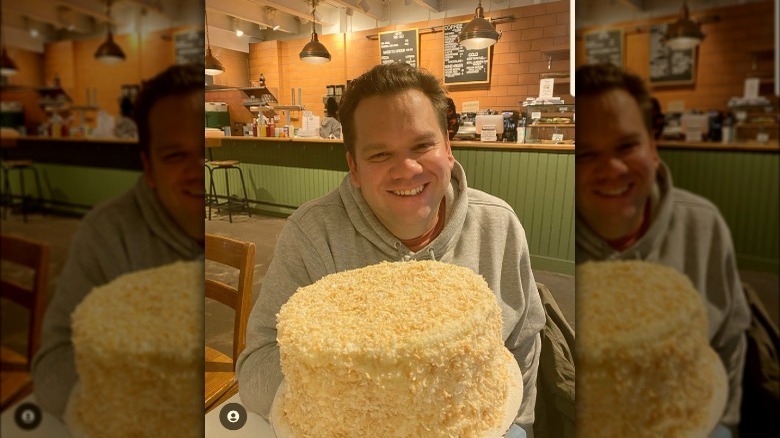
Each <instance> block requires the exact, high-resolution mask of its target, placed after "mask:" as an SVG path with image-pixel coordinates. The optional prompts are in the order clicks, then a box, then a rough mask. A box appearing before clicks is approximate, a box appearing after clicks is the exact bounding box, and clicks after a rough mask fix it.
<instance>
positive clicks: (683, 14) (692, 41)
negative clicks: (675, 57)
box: [664, 3, 704, 50]
mask: <svg viewBox="0 0 780 438" xmlns="http://www.w3.org/2000/svg"><path fill="white" fill-rule="evenodd" d="M703 39H704V34H703V33H702V31H701V29H700V28H699V25H698V24H696V23H694V22H693V20H691V19H690V18H689V16H688V6H687V5H686V4H685V3H683V6H682V8H680V17H679V18H678V19H677V21H675V22H674V23H672V24H670V25H669V27H667V29H666V34H664V40H665V42H666V45H667V46H669V47H671V48H672V49H674V50H686V49H692V48H694V47H696V46H697V45H698V44H699V43H700V42H701V41H702V40H703Z"/></svg>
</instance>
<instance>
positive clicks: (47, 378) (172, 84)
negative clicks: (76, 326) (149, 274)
mask: <svg viewBox="0 0 780 438" xmlns="http://www.w3.org/2000/svg"><path fill="white" fill-rule="evenodd" d="M203 81H204V79H203V67H202V66H200V67H198V66H196V65H191V66H183V65H178V66H174V67H170V68H168V69H167V70H166V71H164V72H162V73H161V74H159V75H158V76H156V77H154V78H152V79H151V80H149V81H147V82H144V84H143V88H142V90H141V93H140V94H139V96H138V99H137V102H136V123H137V124H138V130H139V143H140V147H141V151H140V153H141V161H142V162H143V167H144V174H143V176H142V177H140V178H139V179H138V181H137V182H136V184H135V185H134V186H133V187H132V188H131V189H130V190H129V191H127V192H126V193H124V194H122V195H120V196H119V197H117V198H115V199H112V200H109V201H106V202H105V203H103V204H101V205H98V206H97V207H95V208H94V209H93V210H92V211H91V212H89V214H87V215H86V216H85V217H84V220H83V221H82V223H81V225H80V227H79V229H78V231H77V232H76V235H75V237H74V238H73V241H72V243H71V246H70V250H69V253H68V258H67V260H66V262H65V266H64V267H63V269H62V273H61V275H60V278H59V281H58V284H57V290H56V292H55V294H54V296H53V297H52V299H51V302H50V303H49V306H48V309H47V311H46V316H45V317H44V321H43V332H42V335H41V348H40V350H39V351H38V353H37V355H36V357H35V359H34V361H33V367H32V368H33V379H34V381H35V395H36V399H37V400H38V402H39V403H40V404H41V406H42V407H43V408H44V409H46V410H47V411H49V412H51V413H53V414H55V415H57V416H62V415H63V414H64V411H65V408H66V405H67V402H68V399H69V397H70V394H71V391H72V389H73V388H74V386H75V385H76V383H77V382H78V375H77V374H76V364H75V359H74V355H73V344H72V341H71V337H72V332H71V319H70V315H71V313H72V312H73V310H74V309H75V308H76V306H78V305H79V304H80V303H81V302H82V301H83V300H84V298H85V297H86V296H87V294H88V293H89V292H90V291H91V290H92V289H93V288H95V287H97V286H101V285H104V284H106V283H109V282H110V281H112V280H114V279H115V278H117V277H119V276H120V275H123V274H126V273H129V272H134V271H140V270H143V269H148V268H153V267H157V266H162V265H166V264H169V263H173V262H175V261H179V260H194V259H197V258H199V257H201V256H202V254H203V228H204V222H203V208H204V207H203V206H204V203H203V201H204V198H203V195H204V193H203V192H204V180H203V179H204V174H203V153H204V147H203Z"/></svg>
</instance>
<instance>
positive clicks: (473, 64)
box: [444, 21, 490, 84]
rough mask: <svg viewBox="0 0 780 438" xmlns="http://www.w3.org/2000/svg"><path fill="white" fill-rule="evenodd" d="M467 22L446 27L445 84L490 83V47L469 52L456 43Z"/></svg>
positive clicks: (446, 25)
mask: <svg viewBox="0 0 780 438" xmlns="http://www.w3.org/2000/svg"><path fill="white" fill-rule="evenodd" d="M466 23H467V22H465V21H464V22H463V23H453V24H445V25H444V83H445V84H485V83H488V82H490V47H488V48H486V49H479V50H467V49H466V48H465V47H463V46H461V45H460V44H458V43H457V42H455V41H456V39H457V37H458V34H459V33H460V30H461V28H462V27H463V26H464V25H465V24H466Z"/></svg>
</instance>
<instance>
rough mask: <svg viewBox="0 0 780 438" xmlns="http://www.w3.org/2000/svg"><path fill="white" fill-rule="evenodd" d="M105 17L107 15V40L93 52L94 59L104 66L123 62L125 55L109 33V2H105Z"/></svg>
mask: <svg viewBox="0 0 780 438" xmlns="http://www.w3.org/2000/svg"><path fill="white" fill-rule="evenodd" d="M106 15H108V20H109V21H108V23H107V26H108V38H106V41H105V42H104V43H103V44H101V45H100V47H98V49H97V50H96V51H95V59H97V60H98V61H100V62H103V63H105V64H117V63H119V62H122V61H124V60H125V53H124V52H123V51H122V48H121V47H119V45H118V44H117V43H115V42H114V35H113V34H112V33H111V0H108V1H106Z"/></svg>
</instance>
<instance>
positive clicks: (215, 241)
mask: <svg viewBox="0 0 780 438" xmlns="http://www.w3.org/2000/svg"><path fill="white" fill-rule="evenodd" d="M206 260H211V261H214V262H217V263H221V264H223V265H227V266H231V267H233V268H236V269H238V286H237V287H233V286H230V285H228V284H225V283H223V282H221V281H219V280H215V279H212V278H208V277H206V281H205V287H206V298H210V299H212V300H216V301H219V302H220V303H222V304H225V305H226V306H229V307H231V308H233V310H235V323H234V327H233V370H235V367H236V360H237V359H238V355H239V354H240V353H241V352H242V351H243V350H244V346H245V345H246V324H247V320H248V319H249V311H250V310H251V309H250V307H251V305H252V280H253V278H254V266H255V244H254V243H252V242H242V241H240V240H236V239H232V238H230V237H225V236H218V235H216V234H208V233H206Z"/></svg>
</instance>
